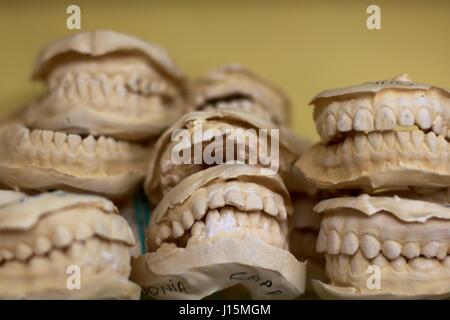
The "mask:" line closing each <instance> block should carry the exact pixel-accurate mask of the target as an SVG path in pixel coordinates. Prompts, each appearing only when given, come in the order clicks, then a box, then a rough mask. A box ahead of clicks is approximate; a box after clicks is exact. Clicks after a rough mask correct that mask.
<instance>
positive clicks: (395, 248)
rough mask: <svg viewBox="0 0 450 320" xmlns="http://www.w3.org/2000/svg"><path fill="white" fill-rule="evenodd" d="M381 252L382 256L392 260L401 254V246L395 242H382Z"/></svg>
mask: <svg viewBox="0 0 450 320" xmlns="http://www.w3.org/2000/svg"><path fill="white" fill-rule="evenodd" d="M381 251H382V252H383V255H384V256H386V258H388V259H390V260H394V259H395V258H397V257H398V256H399V255H400V253H401V252H402V246H401V245H400V243H398V242H397V241H394V240H386V241H384V242H383V247H382V248H381Z"/></svg>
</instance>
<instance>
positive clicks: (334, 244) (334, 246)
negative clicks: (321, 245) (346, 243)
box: [327, 230, 341, 254]
mask: <svg viewBox="0 0 450 320" xmlns="http://www.w3.org/2000/svg"><path fill="white" fill-rule="evenodd" d="M340 249H341V238H340V237H339V234H338V233H337V231H336V230H331V231H330V232H329V233H328V238H327V253H330V254H339V253H340Z"/></svg>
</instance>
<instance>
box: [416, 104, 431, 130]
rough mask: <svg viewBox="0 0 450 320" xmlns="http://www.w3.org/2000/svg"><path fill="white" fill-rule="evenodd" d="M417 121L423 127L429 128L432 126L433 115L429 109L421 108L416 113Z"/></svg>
mask: <svg viewBox="0 0 450 320" xmlns="http://www.w3.org/2000/svg"><path fill="white" fill-rule="evenodd" d="M416 123H417V124H418V125H419V127H420V128H422V129H429V128H430V127H431V117H430V113H429V112H428V110H427V109H425V108H420V110H419V111H418V112H417V113H416Z"/></svg>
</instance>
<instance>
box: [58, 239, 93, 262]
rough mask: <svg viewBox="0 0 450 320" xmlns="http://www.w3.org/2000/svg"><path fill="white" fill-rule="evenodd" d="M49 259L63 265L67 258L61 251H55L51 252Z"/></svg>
mask: <svg viewBox="0 0 450 320" xmlns="http://www.w3.org/2000/svg"><path fill="white" fill-rule="evenodd" d="M90 242H92V241H90ZM49 258H50V260H51V261H53V262H54V263H55V264H58V265H63V263H64V260H65V256H64V254H63V253H62V252H61V251H60V250H53V251H52V252H50V255H49Z"/></svg>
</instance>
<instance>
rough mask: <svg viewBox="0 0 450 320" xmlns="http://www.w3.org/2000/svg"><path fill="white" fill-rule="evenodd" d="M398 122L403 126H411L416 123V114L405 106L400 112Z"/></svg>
mask: <svg viewBox="0 0 450 320" xmlns="http://www.w3.org/2000/svg"><path fill="white" fill-rule="evenodd" d="M398 122H399V124H400V125H401V126H404V127H409V126H412V125H414V115H413V113H412V112H411V110H409V108H407V107H403V108H402V109H401V110H400V113H399V114H398Z"/></svg>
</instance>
